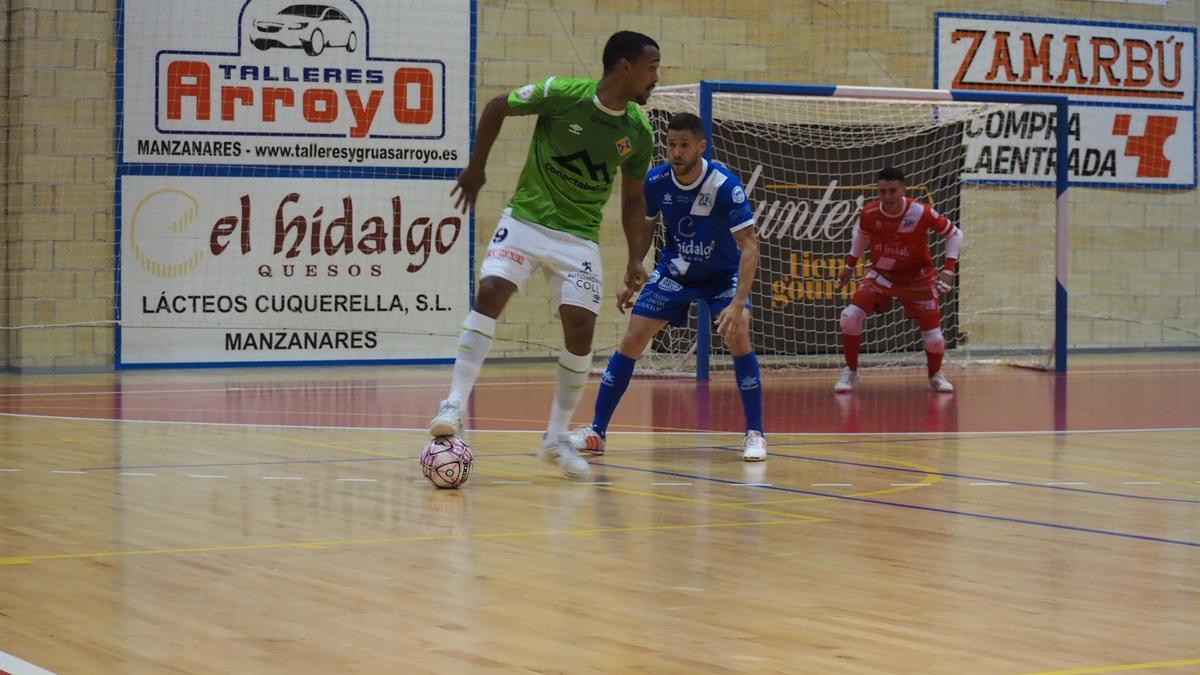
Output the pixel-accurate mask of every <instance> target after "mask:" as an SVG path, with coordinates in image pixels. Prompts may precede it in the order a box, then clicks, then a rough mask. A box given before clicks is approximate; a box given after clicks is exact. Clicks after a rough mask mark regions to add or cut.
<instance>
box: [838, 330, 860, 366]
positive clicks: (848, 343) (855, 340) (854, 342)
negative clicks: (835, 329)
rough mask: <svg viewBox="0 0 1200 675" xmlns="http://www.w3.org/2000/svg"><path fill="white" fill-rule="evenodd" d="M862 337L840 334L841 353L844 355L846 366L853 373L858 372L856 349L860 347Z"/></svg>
mask: <svg viewBox="0 0 1200 675" xmlns="http://www.w3.org/2000/svg"><path fill="white" fill-rule="evenodd" d="M862 337H863V336H861V335H846V334H845V333H842V351H843V352H844V353H845V355H846V366H847V367H848V368H850V370H853V371H854V372H858V348H859V347H860V346H861V345H862Z"/></svg>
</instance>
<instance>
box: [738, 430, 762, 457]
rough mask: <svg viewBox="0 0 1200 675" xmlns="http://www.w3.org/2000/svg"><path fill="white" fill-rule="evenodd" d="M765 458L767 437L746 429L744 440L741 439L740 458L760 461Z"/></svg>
mask: <svg viewBox="0 0 1200 675" xmlns="http://www.w3.org/2000/svg"><path fill="white" fill-rule="evenodd" d="M766 458H767V439H765V438H763V435H762V434H761V433H759V432H757V431H747V432H746V440H744V441H742V459H743V460H745V461H747V462H761V461H763V460H764V459H766Z"/></svg>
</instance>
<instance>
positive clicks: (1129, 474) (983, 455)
mask: <svg viewBox="0 0 1200 675" xmlns="http://www.w3.org/2000/svg"><path fill="white" fill-rule="evenodd" d="M888 445H890V446H892V447H895V448H901V449H904V450H921V451H924V452H927V451H929V450H934V451H936V452H953V453H955V454H958V455H961V456H963V457H977V458H979V459H995V460H1001V461H1007V462H1017V463H1021V464H1039V465H1045V466H1053V467H1055V468H1066V469H1079V470H1081V471H1094V472H1096V473H1107V474H1112V475H1114V476H1124V477H1126V478H1145V479H1147V480H1156V481H1160V482H1162V483H1165V484H1168V485H1182V486H1185V487H1190V488H1200V483H1189V482H1187V481H1185V480H1179V479H1176V478H1168V477H1166V476H1158V475H1155V474H1150V473H1142V472H1140V471H1126V470H1124V469H1109V468H1105V467H1102V466H1091V465H1090V464H1074V463H1064V462H1055V461H1050V460H1048V459H1035V458H1032V457H1016V456H1013V455H1000V454H996V453H991V452H983V451H979V450H961V449H958V448H937V447H932V446H923V445H922V446H915V445H905V444H904V443H889V444H888ZM997 480H1004V479H1002V478H997Z"/></svg>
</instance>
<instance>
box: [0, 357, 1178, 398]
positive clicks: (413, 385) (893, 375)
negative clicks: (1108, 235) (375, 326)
mask: <svg viewBox="0 0 1200 675" xmlns="http://www.w3.org/2000/svg"><path fill="white" fill-rule="evenodd" d="M921 368H922V366H920V365H915V366H909V367H900V368H886V369H877V370H876V371H875V372H874V373H873V374H872V379H878V380H880V381H884V380H907V379H910V378H911V377H912V373H915V372H917V371H919V370H920V369H921ZM837 370H838V369H836V368H835V369H817V370H813V371H809V372H806V373H803V374H794V375H782V374H776V375H775V376H773V377H772V378H771V379H772V380H778V381H782V382H791V381H804V380H815V381H820V380H827V379H837V378H836V377H834V378H831V377H830V373H833V374H836V371H837ZM1164 370H1169V371H1170V372H1172V373H1195V372H1200V368H1144V367H1143V368H1128V369H1124V368H1122V369H1117V368H1103V369H1095V370H1089V369H1076V370H1073V371H1072V372H1071V377H1086V376H1092V375H1158V374H1161V373H1162V372H1163V371H1164ZM824 371H828V372H824ZM888 371H890V372H888ZM897 371H899V372H897ZM1018 372H1020V371H1010V372H991V373H988V379H1028V378H1027V377H1026V375H1025V374H1024V373H1023V372H1022V373H1021V374H1018ZM964 374H965V373H964ZM438 375H439V377H434V374H433V373H430V375H429V377H430V382H391V383H377V382H373V381H371V380H366V379H364V380H360V381H359V382H358V383H353V384H317V385H303V384H268V385H264V386H233V387H227V386H222V385H221V384H220V383H214V384H213V386H211V387H200V386H196V385H194V384H188V385H187V388H175V389H171V388H158V389H133V390H130V389H124V388H122V389H115V388H109V389H77V390H74V391H71V390H67V391H61V392H55V391H43V392H3V393H0V398H22V397H50V396H112V395H120V396H130V395H141V394H150V395H160V394H191V393H220V394H225V393H229V392H239V391H249V392H277V391H314V390H322V389H340V390H345V389H370V390H378V389H421V388H429V389H434V390H437V391H442V390H444V389H445V388H446V380H447V378H446V377H444V376H440V373H439V374H438ZM639 379H640V380H641V381H642V382H651V381H654V382H657V383H658V384H670V385H679V386H689V385H691V386H694V385H695V382H696V380H695V379H693V378H690V377H688V378H680V377H669V378H664V377H656V378H650V377H642V378H639ZM633 383H634V384H638V383H639V382H638V380H634V382H633ZM123 384H125V383H123ZM128 384H129V385H133V386H137V384H138V383H137V382H130V383H128ZM242 384H245V383H242ZM520 384H522V385H525V386H528V385H546V386H551V385H554V386H557V384H558V381H557V380H526V381H522V382H521V383H520ZM76 386H80V385H76ZM97 386H103V385H97ZM109 386H110V387H111V385H109ZM151 386H152V385H151ZM511 386H512V382H510V381H496V382H492V381H490V380H485V381H482V382H477V383H475V388H477V389H478V388H480V387H511Z"/></svg>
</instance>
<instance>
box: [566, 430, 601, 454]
mask: <svg viewBox="0 0 1200 675" xmlns="http://www.w3.org/2000/svg"><path fill="white" fill-rule="evenodd" d="M567 438H568V439H569V440H570V441H571V447H572V448H575V450H576V451H578V452H579V453H580V454H583V455H592V456H593V457H599V456H601V455H603V454H604V437H603V436H601V435H600V434H598V433H596V430H595V429H593V428H591V427H579V428H578V429H576V430H575V431H572V432H571V434H570V435H569V436H568V437H567Z"/></svg>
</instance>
